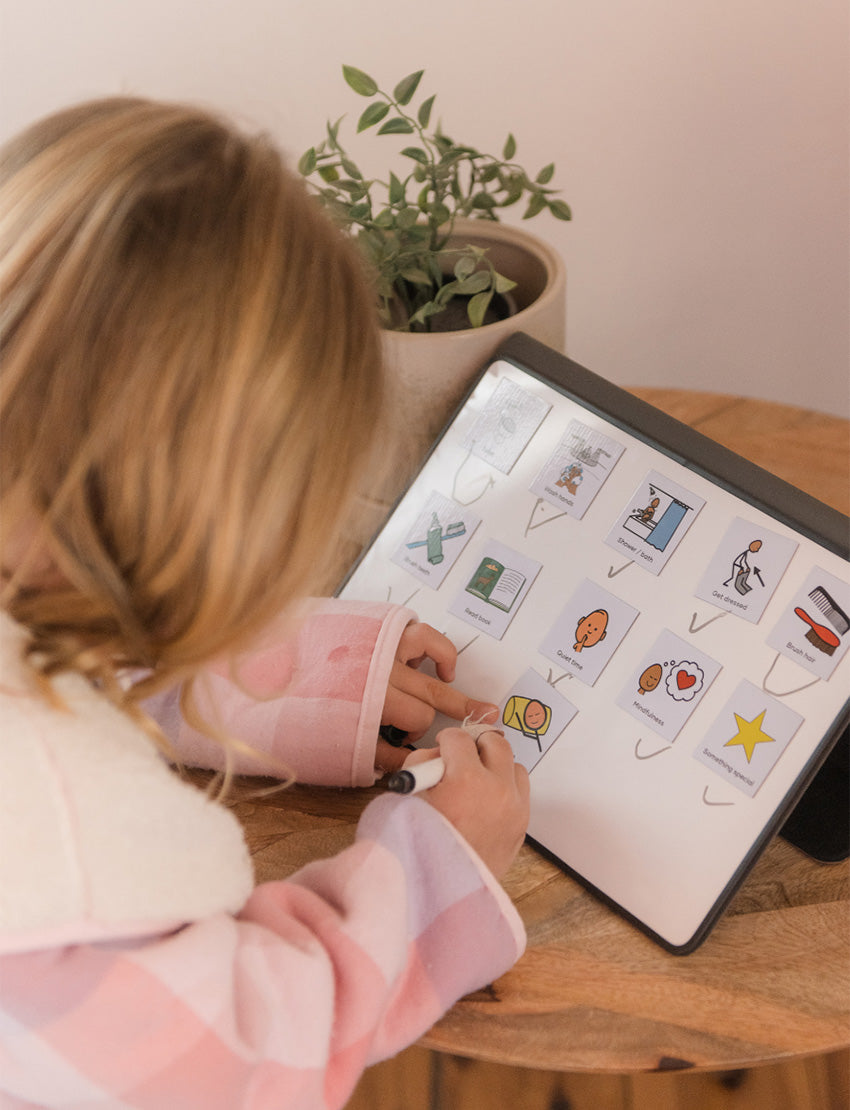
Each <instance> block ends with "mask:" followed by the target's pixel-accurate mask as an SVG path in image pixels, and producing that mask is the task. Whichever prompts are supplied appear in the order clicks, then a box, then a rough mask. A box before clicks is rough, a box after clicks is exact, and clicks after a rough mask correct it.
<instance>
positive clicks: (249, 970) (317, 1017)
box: [0, 797, 525, 1110]
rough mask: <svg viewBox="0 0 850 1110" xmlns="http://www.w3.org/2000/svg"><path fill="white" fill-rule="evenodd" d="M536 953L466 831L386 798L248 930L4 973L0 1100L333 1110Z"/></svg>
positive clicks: (264, 905)
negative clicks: (385, 1062)
mask: <svg viewBox="0 0 850 1110" xmlns="http://www.w3.org/2000/svg"><path fill="white" fill-rule="evenodd" d="M524 943H525V934H524V931H523V927H522V924H521V921H520V919H519V917H518V915H517V913H516V910H515V909H514V908H513V906H512V905H511V903H510V901H509V900H508V898H507V895H506V894H505V893H504V891H503V890H502V888H501V887H500V886H499V885H498V884H497V883H496V881H495V879H494V878H493V876H492V875H491V874H490V872H489V871H488V870H487V869H486V867H485V866H484V864H483V863H482V862H481V861H480V860H479V859H478V857H477V856H476V855H475V853H474V852H472V850H471V849H470V848H469V847H468V846H467V845H466V843H465V842H464V841H463V840H462V839H461V838H460V837H459V836H458V834H457V833H456V832H455V830H454V829H453V828H452V827H451V825H449V823H448V822H447V821H445V820H444V818H443V817H442V816H441V815H440V814H439V813H438V812H437V811H436V810H434V809H433V808H432V807H431V806H430V805H428V803H427V802H424V801H422V800H421V799H418V798H394V797H382V798H379V799H376V800H375V801H373V802H372V803H371V804H370V805H369V806H368V807H367V809H366V810H365V811H364V814H363V817H362V819H361V822H360V825H359V827H358V833H357V839H356V842H355V843H354V845H353V846H352V847H350V848H349V849H347V850H346V851H344V852H342V853H341V854H340V855H338V856H336V857H334V858H333V859H330V860H324V861H321V862H317V863H313V864H310V865H309V866H307V867H306V868H304V869H303V870H302V871H300V872H298V873H297V874H296V875H294V876H293V877H292V878H291V879H289V880H287V881H286V882H271V883H265V884H263V885H261V886H259V887H257V888H256V889H255V891H254V892H253V894H252V895H251V897H250V898H249V900H248V902H247V903H246V905H245V907H244V909H243V910H242V912H241V913H240V914H239V915H237V917H230V916H228V915H225V914H222V915H217V916H214V917H211V918H208V919H206V920H203V921H199V922H197V923H195V924H192V925H187V926H185V927H184V928H182V929H180V930H179V931H177V932H175V933H172V934H170V935H167V936H163V937H157V938H152V939H147V940H136V941H133V942H127V941H115V942H112V943H109V944H102V945H97V944H88V945H79V946H73V947H67V948H58V949H53V950H49V951H39V952H31V953H26V954H19V955H15V956H7V957H4V958H3V959H0V983H2V992H0V1091H5V1092H6V1094H7V1096H8V1097H10V1098H12V1099H15V1098H17V1099H19V1100H21V1101H20V1102H14V1101H13V1102H12V1103H11V1105H13V1106H18V1105H20V1106H28V1105H32V1104H37V1105H39V1106H43V1107H54V1106H55V1107H58V1106H63V1107H64V1106H69V1105H75V1106H82V1105H85V1106H87V1107H92V1108H95V1107H99V1106H104V1107H106V1106H113V1105H117V1104H119V1103H120V1105H121V1106H126V1107H140V1108H141V1107H146V1108H147V1107H153V1106H179V1107H181V1108H183V1110H195V1108H197V1110H232V1108H233V1107H234V1106H240V1107H243V1108H245V1110H259V1108H260V1107H267V1106H286V1107H287V1108H288V1110H295V1108H299V1110H319V1108H326V1110H332V1108H336V1107H342V1106H343V1105H344V1104H345V1102H346V1101H347V1099H348V1097H349V1096H350V1094H351V1091H352V1090H353V1088H354V1085H355V1084H356V1082H357V1079H358V1078H359V1076H360V1073H361V1072H362V1070H363V1068H365V1067H366V1066H368V1065H369V1064H372V1063H375V1062H377V1061H378V1060H381V1059H385V1058H387V1057H389V1056H391V1055H393V1054H395V1053H396V1052H398V1051H400V1050H401V1049H402V1048H403V1047H405V1046H406V1045H408V1044H410V1043H412V1042H413V1041H414V1040H416V1039H417V1038H418V1037H419V1036H420V1035H421V1034H422V1033H423V1032H425V1031H426V1030H427V1029H428V1028H429V1026H430V1025H432V1024H433V1023H434V1021H436V1020H437V1019H438V1018H439V1017H440V1016H441V1015H442V1014H443V1013H444V1012H445V1011H446V1010H447V1009H448V1008H449V1007H450V1006H451V1005H452V1004H453V1003H454V1002H455V1001H456V1000H457V999H458V998H460V997H461V996H462V995H464V994H465V993H468V992H469V991H472V990H474V989H477V988H479V987H482V986H484V985H486V984H487V983H489V982H490V981H491V980H492V979H493V978H495V977H497V976H499V975H500V974H502V973H504V972H505V971H506V970H507V969H508V968H509V967H510V966H511V965H512V964H513V962H514V961H515V960H516V959H517V957H518V956H519V955H520V954H521V952H522V949H523V947H524ZM0 1102H2V1099H0ZM3 1105H4V1106H5V1105H7V1103H5V1102H4V1103H3Z"/></svg>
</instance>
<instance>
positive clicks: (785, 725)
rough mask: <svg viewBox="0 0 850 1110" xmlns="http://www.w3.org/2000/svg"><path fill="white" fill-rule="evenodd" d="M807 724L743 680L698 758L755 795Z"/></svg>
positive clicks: (738, 787)
mask: <svg viewBox="0 0 850 1110" xmlns="http://www.w3.org/2000/svg"><path fill="white" fill-rule="evenodd" d="M802 722H803V718H802V717H801V716H800V714H799V713H795V712H794V710H793V709H789V707H788V706H787V705H783V704H782V703H781V702H778V701H777V700H776V698H773V697H771V696H770V694H766V693H765V692H764V690H760V689H759V688H758V686H754V685H753V684H752V683H751V682H747V681H743V682H741V683H740V685H739V686H738V688H737V690H736V691H735V693H734V695H733V696H732V697H731V698H730V699H729V701H728V702H727V703H726V706H725V707H724V709H723V712H722V713H721V714H720V716H719V717H718V718H717V720H716V721H715V722H714V724H713V725H712V726H711V728H710V729H709V731H708V734H707V735H706V737H705V740H704V741H703V742H702V743H701V744H700V745H699V747H698V748H697V750H696V751H695V752H694V758H695V759H698V760H699V761H700V763H704V764H705V766H706V767H710V768H711V770H712V771H714V772H715V774H717V775H720V777H721V778H722V779H724V780H725V781H726V782H728V783H730V784H731V785H732V786H734V787H735V788H736V789H737V790H741V791H743V793H744V794H746V795H748V796H749V797H750V798H752V797H754V796H755V795H756V793H757V792H758V790H759V789H760V787H761V786H762V784H763V783H764V781H765V779H766V778H767V776H768V775H769V774H770V772H771V771H772V770H773V768H774V767H775V766H776V764H777V762H778V760H779V757H780V756H781V755H782V753H783V752H784V751H785V749H786V748H787V747H788V745H789V744H790V743H791V740H792V739H793V737H794V734H795V733H796V731H797V729H798V728H799V727H800V725H801V724H802Z"/></svg>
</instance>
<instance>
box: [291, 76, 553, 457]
mask: <svg viewBox="0 0 850 1110" xmlns="http://www.w3.org/2000/svg"><path fill="white" fill-rule="evenodd" d="M423 72H424V71H423V70H418V71H417V72H415V73H411V74H409V75H408V76H406V77H404V78H403V79H402V80H401V81H399V82H398V83H397V84H396V85H395V87H394V89H393V91H392V93H388V92H385V91H383V90H382V89H381V88H380V87H379V85H378V83H377V82H376V81H375V80H374V79H373V78H372V77H370V76H369V74H367V73H364V72H363V71H362V70H360V69H357V68H355V67H353V66H343V76H344V78H345V81H346V83H347V84H348V85H349V87H350V88H351V89H352V90H353V91H354V92H355V93H357V94H358V95H359V96H362V97H364V98H366V99H368V101H369V103H368V104H367V105H366V107H365V108H364V109H363V111H362V112H361V114H360V117H359V119H358V122H357V133H358V134H359V133H361V132H364V131H371V130H373V129H374V130H376V133H377V135H382V136H395V137H396V140H397V142H398V143H399V145H400V149H398V150H397V151H396V158H397V164H396V165H395V166H394V168H392V169H390V170H388V172H387V173H386V175H385V176H383V177H381V178H374V177H369V176H368V175H367V174H366V173H364V172H363V171H362V170H361V168H360V166H359V165H358V164H357V162H355V160H354V159H353V158H352V156H351V154H350V153H349V151H348V149H347V148H346V147H345V146H344V145H343V142H342V139H341V137H340V132H341V125H342V122H343V118H344V117H343V118H341V119H339V120H337V121H336V122H335V123H331V122H330V121H329V122H328V124H327V131H326V136H325V138H324V139H323V140H322V142H320V143H318V144H317V145H315V146H312V147H310V148H309V150H307V151H306V152H305V153H304V154H303V155H302V157H301V159H300V161H299V165H298V168H299V170H300V172H301V173H302V175H303V176H304V177H305V178H306V180H307V181H308V183H309V184H310V185H311V186H312V187H313V188H314V191H315V194H316V197H317V199H318V200H319V202H320V203H321V204H323V205H324V206H325V207H326V208H327V209H328V211H329V212H330V214H331V216H332V217H333V218H334V219H335V220H336V221H337V222H338V223H339V224H340V226H341V227H343V228H344V229H345V231H346V232H347V233H349V234H350V235H352V236H353V237H354V238H355V239H356V241H357V244H358V246H359V248H360V250H361V251H362V253H363V255H364V257H365V259H366V262H367V264H368V266H369V268H370V270H371V272H372V273H373V274H374V277H375V286H376V290H377V294H378V298H379V304H380V312H381V317H382V321H383V324H384V327H385V333H384V334H385V354H386V357H387V360H388V362H389V364H390V365H391V366H392V367H393V368H394V370H395V371H396V375H397V376H398V378H399V379H400V380H401V390H400V398H399V406H400V409H401V411H400V413H399V419H400V420H401V422H402V424H403V426H404V428H405V432H406V433H407V435H408V438H409V439H410V440H411V441H412V442H414V443H415V444H416V445H417V447H419V446H423V445H424V444H425V442H427V441H429V440H430V439H431V438H432V437H433V435H434V433H435V432H436V431H437V430H438V429H439V428H440V427H441V425H442V424H443V422H444V421H445V419H446V417H447V415H448V414H449V412H450V411H451V409H452V408H453V407H454V405H455V404H456V403H457V401H458V399H459V398H460V396H461V395H462V394H463V392H464V389H465V388H466V385H467V383H468V380H469V378H470V376H471V375H472V374H473V373H474V372H475V371H476V370H477V369H478V368H479V367H480V366H481V365H482V364H483V363H484V362H485V361H486V359H487V358H488V357H489V355H490V354H491V353H492V352H493V350H495V348H496V347H497V346H498V345H499V343H501V341H502V340H503V339H504V338H506V337H507V336H508V335H509V334H511V333H512V332H515V331H526V332H528V333H529V334H531V335H534V336H535V337H536V338H538V339H540V340H541V341H542V342H545V343H548V344H549V345H550V346H554V347H557V348H563V344H564V328H565V313H566V296H565V289H566V277H565V273H564V267H563V263H562V261H561V259H560V257H559V256H558V255H557V253H556V252H555V251H554V250H552V249H551V248H550V247H549V246H548V245H547V244H545V243H543V242H541V241H540V240H539V239H536V238H535V237H533V236H531V235H529V234H528V233H527V232H525V231H524V230H520V229H518V228H515V227H509V226H506V225H504V224H501V223H500V222H499V214H500V212H501V210H502V209H504V208H507V207H510V206H513V205H516V204H518V203H520V202H521V201H524V202H525V210H524V213H523V215H524V218H525V219H530V218H533V217H534V216H536V215H538V214H539V213H540V212H544V211H548V212H550V213H551V214H552V215H553V216H554V217H555V218H556V219H559V220H569V219H570V218H571V213H570V209H569V207H568V206H567V204H566V203H565V202H564V201H563V200H562V199H561V198H560V197H558V196H557V195H556V194H557V190H556V189H554V188H553V187H552V185H551V182H552V179H553V176H554V172H555V167H554V165H552V164H549V165H547V166H544V167H543V169H541V170H540V172H539V173H538V174H537V175H536V176H535V177H533V178H532V177H531V176H530V175H529V174H528V173H527V172H526V171H525V170H524V169H523V168H522V167H521V166H519V165H518V164H517V163H516V162H515V161H514V158H515V154H516V141H515V139H514V137H513V135H510V134H509V135H508V137H507V140H506V141H505V144H504V147H503V149H502V152H501V156H500V157H496V156H493V155H490V154H486V153H482V152H481V151H479V150H477V149H476V148H474V147H472V146H469V145H467V144H461V143H457V142H455V141H454V140H453V139H451V138H450V137H449V136H448V135H447V134H446V133H445V132H444V131H443V130H442V127H441V126H440V125H437V126H432V122H431V121H432V117H433V107H434V100H435V97H434V96H433V95H432V96H428V97H427V98H425V99H423V100H421V101H420V102H419V103H418V105H417V106H413V100H414V97H415V96H416V94H417V91H418V89H419V85H420V81H421V79H422V76H423Z"/></svg>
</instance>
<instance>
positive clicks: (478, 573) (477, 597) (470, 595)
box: [449, 539, 540, 640]
mask: <svg viewBox="0 0 850 1110" xmlns="http://www.w3.org/2000/svg"><path fill="white" fill-rule="evenodd" d="M539 571H540V563H538V562H536V561H535V560H534V559H530V558H529V557H528V556H527V555H523V554H521V553H520V552H519V551H513V550H512V549H511V548H509V547H506V546H505V545H504V544H502V543H499V542H498V541H497V540H492V539H491V540H488V541H487V543H486V544H485V545H484V547H483V548H482V550H481V556H480V558H479V559H478V562H477V563H476V567H475V571H474V572H473V574H472V576H471V577H470V578H469V579H468V581H467V582H466V585H465V586H464V587H463V590H462V591H461V592H460V593H459V594H458V596H457V597H456V598H455V600H454V601H453V602H452V604H451V605H450V606H449V612H450V613H454V615H455V616H456V617H460V619H461V620H462V621H466V623H467V624H471V625H472V626H473V627H474V628H477V629H479V630H480V631H481V632H486V633H487V635H488V636H492V637H494V639H496V640H501V638H502V637H503V636H504V634H505V632H506V630H507V628H508V626H509V625H510V623H511V621H512V620H513V618H514V617H515V616H516V614H517V611H518V610H519V608H520V606H521V605H522V602H523V599H524V598H525V596H526V594H527V593H528V591H529V590H530V589H531V586H532V583H533V582H534V579H535V578H536V577H537V574H538V572H539Z"/></svg>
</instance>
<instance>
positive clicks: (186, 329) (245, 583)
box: [0, 98, 385, 708]
mask: <svg viewBox="0 0 850 1110" xmlns="http://www.w3.org/2000/svg"><path fill="white" fill-rule="evenodd" d="M2 162H3V165H2V169H0V304H1V305H2V307H1V308H0V358H2V366H1V368H0V510H2V513H3V521H4V529H5V533H6V535H7V536H12V535H15V534H20V532H21V530H22V529H25V528H26V527H27V526H28V525H30V524H32V523H34V524H35V530H34V542H33V544H32V545H31V550H32V553H33V557H34V553H35V552H36V551H37V550H38V549H39V548H40V549H41V550H42V551H43V550H44V549H45V548H46V549H47V550H48V551H49V552H50V554H51V556H52V558H53V560H54V562H55V565H56V567H58V569H59V571H60V572H61V575H62V576H63V579H64V581H62V580H60V581H58V582H52V583H50V584H49V585H46V586H40V587H39V588H31V587H28V586H27V584H26V583H27V576H26V563H25V564H24V565H23V566H21V567H19V568H18V569H17V572H16V573H15V574H13V576H12V580H11V582H10V583H9V584H8V585H7V587H6V589H5V591H4V596H3V599H2V600H3V605H4V606H5V607H6V608H7V609H8V610H9V612H10V613H11V615H12V616H13V617H15V618H16V619H17V620H19V621H20V622H21V623H23V624H24V625H25V626H26V627H27V628H28V629H29V631H30V633H31V636H32V641H31V644H30V648H29V654H30V658H31V660H34V661H35V662H36V663H37V667H38V669H39V671H40V672H41V674H43V675H50V674H54V673H56V672H59V671H66V670H72V671H77V672H80V673H83V674H85V675H87V676H88V677H89V678H90V679H91V680H92V681H93V682H95V683H96V684H97V685H99V686H101V687H102V688H103V689H104V690H106V692H107V693H108V694H110V696H112V697H114V698H115V699H116V700H119V701H122V702H124V703H125V705H126V704H130V705H131V708H132V704H131V703H133V702H135V701H137V700H138V699H140V698H141V697H143V696H146V695H148V694H150V693H152V692H154V691H155V690H156V689H158V688H161V687H163V686H165V685H167V684H171V683H173V682H175V681H177V680H181V679H186V678H191V676H192V675H193V674H194V673H195V672H196V671H197V669H198V668H199V666H200V665H201V664H203V663H204V662H205V661H207V660H209V659H210V658H211V657H213V656H221V655H222V654H225V653H229V652H232V651H234V650H236V649H238V648H239V647H241V646H242V645H243V644H244V643H245V642H246V640H247V639H248V638H249V637H250V636H251V635H252V634H253V633H255V632H256V631H257V630H258V629H259V628H260V627H261V626H262V624H263V623H265V622H266V621H267V620H269V619H270V618H271V617H272V616H274V615H275V614H277V613H279V612H280V611H282V610H284V609H285V608H286V607H287V606H288V605H289V604H290V603H291V602H292V601H293V600H294V599H296V598H300V597H303V596H304V595H307V594H309V593H312V592H316V591H319V590H321V589H323V588H326V587H327V585H328V581H327V569H328V567H329V560H330V558H331V557H332V555H333V553H334V549H335V545H336V543H337V542H338V539H339V536H340V531H341V528H342V526H343V523H344V521H345V520H346V512H347V510H348V509H349V508H350V506H351V501H352V495H353V492H354V490H355V488H356V486H357V484H358V482H359V481H360V480H361V479H362V476H363V473H364V472H365V469H366V467H367V466H368V464H369V462H370V453H371V444H372V442H373V440H374V438H375V435H376V432H377V430H378V429H380V428H381V427H382V420H383V413H384V411H385V410H384V405H385V385H384V379H383V374H382V369H381V356H380V339H379V329H378V324H377V316H376V308H375V304H374V297H373V294H372V291H371V289H370V286H369V283H368V281H367V280H366V278H365V277H364V275H363V274H362V273H361V268H360V262H359V257H358V255H357V254H356V251H355V249H354V248H353V247H352V246H351V244H350V243H349V242H348V241H346V240H345V239H344V238H343V237H342V235H341V233H339V232H338V231H337V230H336V229H335V228H334V227H333V226H332V225H331V224H330V223H329V221H328V220H327V219H326V217H325V216H324V215H323V213H322V212H321V210H320V209H319V208H318V206H317V205H316V204H315V202H314V201H313V200H312V199H311V198H310V197H309V196H308V194H307V192H306V190H305V189H304V187H303V186H302V183H301V181H300V179H299V178H297V177H296V176H295V175H293V174H292V173H290V172H289V171H287V170H286V169H285V168H284V166H283V165H282V163H281V158H280V156H279V154H278V152H277V151H276V150H275V149H274V148H273V146H272V145H271V144H270V143H269V142H267V141H266V140H264V139H263V138H254V137H247V136H244V135H242V134H240V133H238V132H237V131H236V130H235V129H234V128H233V127H232V126H230V125H228V124H226V123H224V122H222V121H221V120H219V119H217V118H215V117H214V116H212V115H211V114H209V113H207V112H204V111H201V110H197V109H193V108H188V107H184V106H180V105H171V104H162V103H155V102H150V101H146V100H141V99H130V98H113V99H105V100H100V101H94V102H91V103H88V104H83V105H80V106H78V107H74V108H70V109H68V110H65V111H63V112H60V113H58V114H56V115H54V116H52V117H49V118H47V119H46V120H43V121H42V122H40V123H38V124H36V125H34V126H33V127H31V128H30V129H28V130H27V131H25V132H24V133H23V134H22V135H20V136H19V137H18V138H17V139H15V140H13V141H12V142H11V143H10V144H8V145H7V146H6V148H5V150H4V151H3V152H2ZM129 667H139V668H144V669H145V672H146V674H147V677H146V678H145V679H144V680H143V681H142V682H140V683H138V684H137V685H136V686H135V687H134V688H133V690H131V691H130V692H129V694H127V693H124V692H122V691H121V690H120V685H119V683H118V681H117V679H118V675H119V672H120V671H122V670H123V669H125V668H129Z"/></svg>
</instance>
